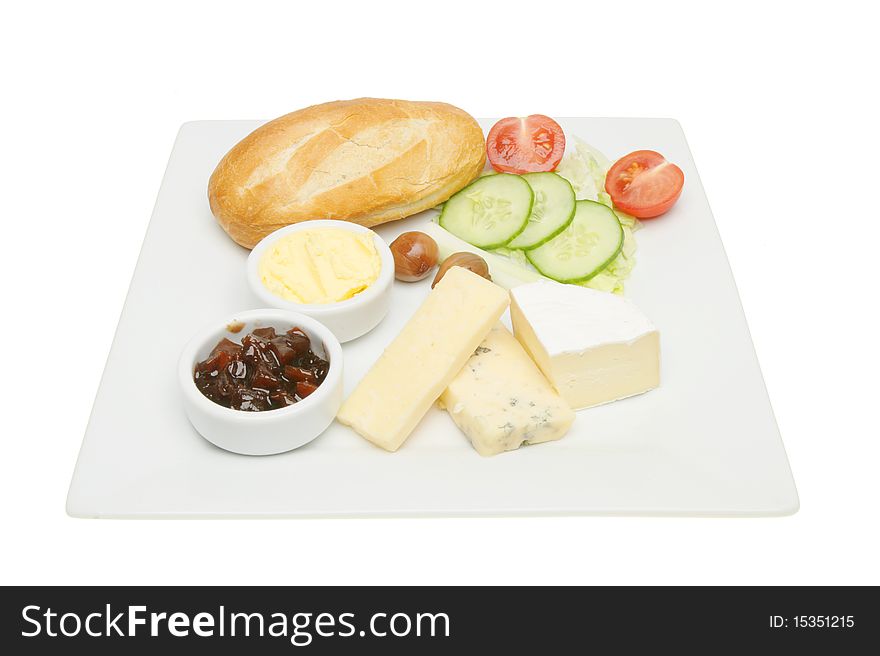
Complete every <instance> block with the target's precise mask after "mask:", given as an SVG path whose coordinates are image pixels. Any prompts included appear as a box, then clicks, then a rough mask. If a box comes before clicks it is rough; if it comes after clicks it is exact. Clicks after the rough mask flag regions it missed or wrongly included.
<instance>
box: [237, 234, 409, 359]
mask: <svg viewBox="0 0 880 656" xmlns="http://www.w3.org/2000/svg"><path fill="white" fill-rule="evenodd" d="M317 228H337V229H341V230H350V231H352V232H358V233H369V234H371V235H373V241H374V243H375V244H376V251H377V252H378V253H379V257H380V258H381V259H382V268H381V270H380V271H379V277H378V278H377V279H376V281H375V282H374V283H373V284H372V285H370V286H369V287H367V288H366V289H365V290H364V291H362V292H361V293H360V294H357V295H355V296H353V297H352V298H349V299H346V300H344V301H339V302H338V303H327V304H321V305H318V304H305V303H294V302H293V301H288V300H285V299H283V298H281V297H280V296H276V295H275V294H273V293H272V292H270V291H269V290H268V289H267V288H266V286H265V285H264V284H263V282H262V281H261V280H260V273H259V271H260V260H261V259H262V257H263V253H265V252H266V249H267V248H269V247H270V246H271V245H272V244H273V243H275V241H277V240H278V239H279V238H281V237H284V236H285V235H289V234H290V233H292V232H299V231H301V230H315V229H317ZM247 279H248V284H249V285H250V286H251V289H252V290H253V292H254V294H256V295H257V296H258V297H259V299H260V300H261V301H262V302H263V303H265V304H266V305H268V306H270V307H275V308H280V309H282V310H290V311H292V312H301V313H302V314H305V315H308V316H310V317H313V318H315V319H317V320H318V321H320V322H321V323H323V324H324V325H325V326H327V327H328V328H329V329H330V330H332V331H333V334H334V335H336V337H337V339H339V341H340V342H348V341H351V340H353V339H355V338H357V337H360V336H361V335H363V334H365V333H368V332H369V331H371V330H372V329H373V328H375V327H376V326H377V325H378V324H379V322H380V321H382V319H383V318H384V317H385V315H386V314H388V308H389V307H390V306H391V286H392V283H393V282H394V257H393V256H392V255H391V249H390V248H388V244H386V243H385V241H384V240H383V239H382V238H381V237H380V236H379V235H377V234H376V233H375V232H373V231H372V230H370V229H369V228H365V227H363V226H362V225H358V224H357V223H351V222H349V221H332V220H319V221H302V222H300V223H294V224H293V225H289V226H287V227H284V228H280V229H279V230H276V231H275V232H273V233H271V234H269V235H266V236H265V237H263V239H262V240H261V241H260V243H258V244H257V245H256V246H254V249H253V250H252V251H251V254H250V256H249V257H248V260H247Z"/></svg>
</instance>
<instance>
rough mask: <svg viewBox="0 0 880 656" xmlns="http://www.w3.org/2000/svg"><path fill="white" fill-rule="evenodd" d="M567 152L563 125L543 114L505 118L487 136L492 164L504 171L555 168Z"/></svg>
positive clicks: (487, 145) (522, 171) (529, 171)
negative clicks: (560, 125)
mask: <svg viewBox="0 0 880 656" xmlns="http://www.w3.org/2000/svg"><path fill="white" fill-rule="evenodd" d="M564 152H565V135H564V134H563V132H562V128H561V127H559V123H557V122H556V121H554V120H553V119H552V118H550V117H549V116H544V115H543V114H532V115H531V116H527V117H525V118H518V117H516V116H511V117H509V118H503V119H501V120H500V121H498V122H497V123H496V124H495V125H493V126H492V129H491V130H489V136H488V138H487V139H486V154H487V155H488V156H489V163H490V164H492V168H494V169H495V170H496V171H503V172H504V173H533V172H535V171H552V170H553V169H555V168H556V165H557V164H559V160H561V159H562V153H564Z"/></svg>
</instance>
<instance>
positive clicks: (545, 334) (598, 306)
mask: <svg viewBox="0 0 880 656" xmlns="http://www.w3.org/2000/svg"><path fill="white" fill-rule="evenodd" d="M510 295H511V305H510V317H511V321H512V323H513V330H514V334H515V335H516V338H517V339H518V340H519V341H520V343H521V344H522V345H523V347H524V348H525V349H526V351H527V352H528V353H529V355H531V356H532V359H533V360H534V361H535V362H536V363H537V365H538V366H539V367H540V368H541V371H543V372H544V375H545V376H547V378H548V379H549V380H550V382H551V383H552V384H553V386H554V387H555V388H556V390H557V391H558V392H559V394H560V395H561V396H562V398H563V399H565V400H566V401H567V402H568V403H569V405H571V407H572V408H574V409H576V410H577V409H581V408H589V407H591V406H594V405H599V404H601V403H608V402H609V401H616V400H618V399H622V398H626V397H628V396H633V395H635V394H641V393H642V392H647V391H648V390H650V389H653V388H655V387H657V386H658V385H659V384H660V335H659V333H658V332H657V329H656V328H655V327H654V324H652V323H651V321H650V320H649V319H648V318H647V317H646V316H645V315H644V314H642V312H641V311H640V310H639V309H638V308H637V307H636V306H635V304H634V303H633V302H632V301H630V300H629V299H627V298H624V297H622V296H618V295H615V294H611V293H608V292H600V291H596V290H593V289H588V288H586V287H580V286H577V285H563V284H560V283H556V282H552V281H549V280H540V281H537V282H533V283H528V284H526V285H520V286H518V287H515V288H514V289H512V290H511V292H510Z"/></svg>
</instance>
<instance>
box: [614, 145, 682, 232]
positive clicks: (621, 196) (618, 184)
mask: <svg viewBox="0 0 880 656" xmlns="http://www.w3.org/2000/svg"><path fill="white" fill-rule="evenodd" d="M683 186H684V173H682V171H681V169H680V168H678V167H677V166H676V165H675V164H673V163H672V162H667V161H666V158H665V157H663V155H661V154H660V153H657V152H654V151H653V150H637V151H636V152H634V153H630V154H629V155H626V156H625V157H621V158H620V159H619V160H617V161H616V162H615V163H614V166H612V167H611V168H610V169H609V171H608V175H607V176H605V191H607V192H608V194H609V195H610V196H611V200H612V202H613V203H614V206H615V207H618V208H620V209H621V210H622V211H624V212H626V213H627V214H632V215H633V216H635V217H637V218H639V219H650V218H651V217H655V216H660V215H661V214H663V213H664V212H666V211H667V210H668V209H669V208H670V207H672V206H673V205H674V204H675V201H677V200H678V197H679V196H680V195H681V188H682V187H683Z"/></svg>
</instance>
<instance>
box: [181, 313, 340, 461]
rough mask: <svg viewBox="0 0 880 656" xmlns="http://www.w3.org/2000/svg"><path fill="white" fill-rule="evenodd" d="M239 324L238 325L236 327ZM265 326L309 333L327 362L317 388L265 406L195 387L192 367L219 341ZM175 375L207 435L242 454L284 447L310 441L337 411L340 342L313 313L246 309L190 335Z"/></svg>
mask: <svg viewBox="0 0 880 656" xmlns="http://www.w3.org/2000/svg"><path fill="white" fill-rule="evenodd" d="M238 325H241V328H240V329H239V330H234V329H235V328H237V327H238ZM269 326H271V327H273V328H275V329H276V330H277V331H278V332H279V333H282V332H286V331H287V330H290V329H291V328H293V327H299V328H301V329H302V330H303V331H304V332H305V333H306V334H307V335H308V336H309V339H310V340H311V342H312V351H314V352H315V353H317V354H318V355H319V356H321V357H322V358H324V359H325V360H327V361H328V362H329V363H330V366H329V368H328V370H327V377H326V378H325V379H324V382H322V383H321V384H320V385H319V386H318V389H316V390H315V391H314V392H312V393H311V394H309V395H308V396H307V397H306V398H304V399H303V400H301V401H299V402H297V403H294V404H293V405H289V406H287V407H286V408H279V409H277V410H266V411H264V412H246V411H244V410H233V409H232V408H226V407H224V406H222V405H219V404H217V403H214V402H213V401H211V399H209V398H208V397H206V396H205V395H203V394H202V393H201V392H200V391H199V389H198V387H196V384H195V381H194V380H193V370H194V369H195V366H196V364H197V363H199V362H201V361H203V360H204V359H205V358H207V357H208V355H209V354H210V352H211V350H212V349H213V348H214V346H216V345H217V342H219V341H220V340H221V339H223V338H224V337H226V338H228V339H230V340H232V341H234V342H237V343H240V341H241V338H242V337H244V336H245V335H247V334H248V333H249V332H251V331H252V330H253V329H254V328H266V327H269ZM230 328H233V330H230ZM178 378H179V382H180V389H181V392H182V393H183V403H184V408H185V410H186V415H187V417H189V420H190V422H191V423H192V425H193V426H194V427H195V429H196V430H197V431H198V432H199V433H200V434H201V435H202V437H204V438H205V439H206V440H208V441H209V442H212V443H213V444H216V445H217V446H219V447H220V448H221V449H226V450H227V451H232V452H234V453H241V454H245V455H252V456H262V455H270V454H273V453H283V452H284V451H290V450H291V449H295V448H297V447H300V446H302V445H303V444H306V443H308V442H311V441H312V440H313V439H315V438H316V437H317V436H318V435H320V434H321V433H323V432H324V430H325V429H326V428H327V426H329V425H330V423H331V422H332V421H333V419H334V418H335V417H336V413H337V412H338V411H339V406H340V405H341V404H342V346H340V345H339V341H338V340H337V339H336V337H335V336H334V335H333V333H332V332H330V330H328V329H327V327H326V326H323V325H321V324H320V323H319V322H318V321H315V320H314V319H312V318H311V317H307V316H305V315H303V314H297V313H296V312H288V311H286V310H249V311H247V312H241V313H240V314H237V315H235V316H232V317H228V318H226V319H224V320H223V321H217V322H215V323H214V324H212V325H211V326H210V327H208V328H206V329H204V330H202V331H200V332H199V333H198V334H197V335H196V336H195V337H193V338H192V339H191V340H190V342H189V343H188V344H187V345H186V347H185V348H184V349H183V353H182V354H181V356H180V363H179V365H178Z"/></svg>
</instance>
